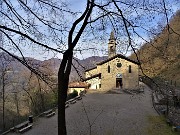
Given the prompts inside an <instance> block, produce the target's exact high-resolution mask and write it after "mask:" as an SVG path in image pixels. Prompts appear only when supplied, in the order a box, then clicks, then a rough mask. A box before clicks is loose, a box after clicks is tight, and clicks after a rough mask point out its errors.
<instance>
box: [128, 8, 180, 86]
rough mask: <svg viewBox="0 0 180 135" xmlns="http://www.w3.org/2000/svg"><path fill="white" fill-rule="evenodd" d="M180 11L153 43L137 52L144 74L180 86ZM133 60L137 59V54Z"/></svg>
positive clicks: (133, 56) (147, 44) (145, 45)
mask: <svg viewBox="0 0 180 135" xmlns="http://www.w3.org/2000/svg"><path fill="white" fill-rule="evenodd" d="M179 22H180V11H177V13H176V14H175V15H174V16H173V17H172V19H171V20H170V24H169V26H170V28H169V29H168V26H166V28H164V29H163V31H162V32H161V33H160V34H159V35H158V36H156V37H155V38H154V39H153V40H152V41H151V43H146V44H144V45H143V46H142V47H141V48H140V50H139V51H138V52H137V53H138V56H139V59H140V62H141V63H142V68H143V70H144V72H145V73H146V74H147V75H148V76H150V77H153V78H154V77H158V78H163V79H165V80H169V81H170V80H172V81H174V82H175V81H176V83H177V84H180V23H179ZM131 58H133V59H136V57H135V54H133V55H132V56H131Z"/></svg>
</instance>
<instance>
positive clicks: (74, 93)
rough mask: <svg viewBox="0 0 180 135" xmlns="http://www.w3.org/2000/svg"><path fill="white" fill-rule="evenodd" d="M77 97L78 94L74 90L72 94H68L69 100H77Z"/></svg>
mask: <svg viewBox="0 0 180 135" xmlns="http://www.w3.org/2000/svg"><path fill="white" fill-rule="evenodd" d="M76 96H78V92H77V91H76V90H74V91H73V92H72V93H70V94H68V96H67V100H69V99H72V98H75V97H76Z"/></svg>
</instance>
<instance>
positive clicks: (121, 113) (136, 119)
mask: <svg viewBox="0 0 180 135" xmlns="http://www.w3.org/2000/svg"><path fill="white" fill-rule="evenodd" d="M85 111H86V112H85ZM154 115H157V113H156V112H155V110H154V108H153V107H152V103H151V97H150V91H149V88H148V87H145V92H144V94H140V95H134V96H132V95H129V94H125V93H124V94H98V93H94V94H88V95H86V96H85V97H83V100H81V101H78V102H77V103H76V104H73V105H71V106H70V107H69V108H67V109H66V117H67V118H66V119H67V133H68V135H89V134H90V132H91V134H92V135H146V134H147V133H146V129H147V125H148V121H147V118H148V116H154ZM87 116H88V118H87ZM88 119H89V120H88ZM89 123H90V125H91V128H90V126H89ZM90 129H91V131H90ZM9 135H15V134H14V133H11V134H9ZM24 135H57V115H55V116H53V117H51V118H40V119H38V121H36V122H35V123H34V125H33V128H32V129H31V130H29V131H28V132H26V133H24Z"/></svg>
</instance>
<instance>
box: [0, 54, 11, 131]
mask: <svg viewBox="0 0 180 135" xmlns="http://www.w3.org/2000/svg"><path fill="white" fill-rule="evenodd" d="M0 59H1V63H0V67H1V68H0V73H1V74H0V77H1V78H0V81H1V87H2V88H1V89H2V125H3V130H4V129H5V126H6V122H5V102H6V91H5V89H6V88H5V87H6V86H7V85H9V84H8V83H9V77H8V72H9V71H10V70H11V68H10V63H11V61H10V60H9V59H8V57H7V55H5V54H4V53H2V54H1V55H0Z"/></svg>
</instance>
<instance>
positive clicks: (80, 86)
mask: <svg viewBox="0 0 180 135" xmlns="http://www.w3.org/2000/svg"><path fill="white" fill-rule="evenodd" d="M88 87H89V85H88V84H87V83H86V82H71V83H69V85H68V93H73V91H74V90H75V91H77V92H78V95H79V93H80V92H81V91H84V90H86V89H88Z"/></svg>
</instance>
